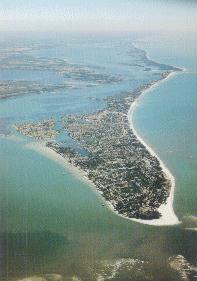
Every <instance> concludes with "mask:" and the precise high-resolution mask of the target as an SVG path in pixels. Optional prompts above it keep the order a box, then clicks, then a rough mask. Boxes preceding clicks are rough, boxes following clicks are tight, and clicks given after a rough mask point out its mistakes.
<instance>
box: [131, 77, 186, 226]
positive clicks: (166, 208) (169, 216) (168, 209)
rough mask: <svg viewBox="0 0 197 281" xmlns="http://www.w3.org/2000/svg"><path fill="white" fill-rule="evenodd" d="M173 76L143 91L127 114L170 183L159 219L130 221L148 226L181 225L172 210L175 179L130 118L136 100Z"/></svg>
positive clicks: (134, 131)
mask: <svg viewBox="0 0 197 281" xmlns="http://www.w3.org/2000/svg"><path fill="white" fill-rule="evenodd" d="M174 75H176V72H172V73H170V74H169V75H168V76H167V77H166V78H164V79H162V80H161V81H158V82H157V83H155V84H153V85H152V86H151V87H149V88H147V89H145V90H144V91H143V93H142V94H141V95H140V96H139V97H138V98H137V99H136V100H135V101H134V102H133V103H132V104H131V107H130V109H129V112H128V120H129V123H130V127H131V129H132V131H133V133H134V134H135V135H136V137H137V139H138V140H139V141H140V142H141V143H142V144H143V145H144V146H145V147H146V149H147V150H148V151H149V152H150V154H151V155H153V156H155V157H156V158H157V159H158V160H159V163H160V165H161V168H162V170H163V172H164V173H165V175H166V176H167V178H168V179H169V180H170V182H171V190H170V195H169V197H168V199H167V202H166V204H162V205H161V206H160V207H159V208H158V211H159V212H160V214H161V218H159V219H155V220H141V219H132V220H134V221H137V222H141V223H144V224H149V225H158V226H161V225H175V224H179V223H181V222H180V221H179V219H178V218H177V216H176V214H175V212H174V209H173V200H174V191H175V178H174V176H173V175H172V173H171V172H170V171H169V170H168V168H167V167H166V166H165V164H164V163H163V162H162V160H161V159H160V158H159V157H158V155H157V154H156V153H155V152H154V151H153V149H152V148H151V147H150V146H149V145H148V144H147V143H146V142H145V141H144V140H143V139H142V138H141V137H140V136H139V135H138V133H137V132H136V130H135V128H134V126H133V122H132V117H133V112H134V110H135V109H136V107H137V103H138V99H139V98H141V96H142V95H144V94H147V93H149V92H150V91H152V90H153V89H154V88H155V87H157V86H159V85H160V84H161V83H163V82H164V81H166V80H167V79H170V78H172V77H173V76H174Z"/></svg>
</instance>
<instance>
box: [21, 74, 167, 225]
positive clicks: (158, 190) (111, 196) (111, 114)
mask: <svg viewBox="0 0 197 281" xmlns="http://www.w3.org/2000/svg"><path fill="white" fill-rule="evenodd" d="M168 75H169V72H166V73H163V75H162V76H161V79H164V78H165V77H167V76H168ZM154 83H155V81H152V82H151V83H150V84H147V85H144V86H142V87H140V88H139V89H137V90H136V91H134V92H127V93H122V94H121V95H119V96H118V97H108V98H106V101H107V106H106V108H105V109H103V110H100V111H97V112H95V113H92V114H82V115H66V116H64V117H63V118H62V121H61V122H62V124H61V129H58V130H57V129H56V128H55V121H54V120H53V119H50V120H44V121H42V122H37V123H29V124H27V123H26V124H24V123H23V124H19V125H16V129H17V130H18V131H20V132H22V133H23V134H24V135H27V136H31V137H34V138H36V139H39V140H47V141H48V142H47V146H48V147H50V148H52V149H53V150H55V151H56V152H57V153H59V154H61V155H62V156H63V157H65V158H67V159H69V161H70V163H71V164H72V165H74V166H77V167H79V168H80V169H81V170H83V171H84V172H85V174H86V176H87V177H88V178H89V179H90V180H91V181H92V182H93V183H94V184H95V186H96V188H97V189H98V190H99V191H100V193H101V194H102V195H103V197H104V198H105V199H106V201H108V202H110V204H111V205H112V206H113V208H114V210H116V211H117V212H118V213H119V214H122V215H123V216H125V217H129V218H140V219H147V220H150V219H156V218H159V217H160V213H159V212H158V208H159V206H160V205H161V204H164V203H165V202H166V199H167V197H168V196H169V191H170V185H171V182H170V180H169V179H168V178H167V177H166V175H165V174H164V172H163V170H162V168H161V165H160V162H159V161H158V159H157V158H156V157H155V156H153V155H151V154H150V152H149V151H148V150H147V148H146V147H145V146H144V145H143V144H142V143H141V142H140V141H139V140H138V139H137V137H136V136H135V134H134V133H133V131H132V129H131V128H130V124H129V120H128V110H129V107H130V105H131V103H132V102H133V101H134V100H135V99H136V98H137V97H138V96H139V95H140V94H141V93H142V91H143V90H146V89H147V88H149V87H151V85H152V84H154ZM60 131H61V132H62V131H66V133H67V134H68V135H69V136H70V137H71V138H72V139H73V141H74V142H75V143H78V144H79V146H80V147H81V148H82V149H83V151H85V152H86V153H83V154H82V153H80V151H79V150H76V149H75V148H74V146H73V147H72V145H66V143H64V144H63V143H62V142H61V143H58V142H55V140H54V139H55V137H56V136H57V134H58V133H59V132H60Z"/></svg>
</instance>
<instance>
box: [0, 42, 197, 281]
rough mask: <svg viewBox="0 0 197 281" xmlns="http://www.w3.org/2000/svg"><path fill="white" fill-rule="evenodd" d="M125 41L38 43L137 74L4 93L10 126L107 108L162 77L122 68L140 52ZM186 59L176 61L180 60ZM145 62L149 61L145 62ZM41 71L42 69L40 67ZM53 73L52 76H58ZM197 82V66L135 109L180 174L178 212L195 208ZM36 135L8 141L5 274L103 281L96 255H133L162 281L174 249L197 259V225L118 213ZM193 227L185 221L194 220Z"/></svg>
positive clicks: (0, 154)
mask: <svg viewBox="0 0 197 281" xmlns="http://www.w3.org/2000/svg"><path fill="white" fill-rule="evenodd" d="M121 41H122V43H121V44H120V43H119V42H120V40H116V43H113V44H112V41H110V43H109V42H108V41H107V42H106V41H105V40H104V42H100V41H99V40H98V41H96V42H92V41H91V42H90V43H86V44H84V43H83V44H79V42H77V43H75V44H74V45H73V44H69V46H68V47H65V46H64V47H52V48H49V49H44V48H43V49H39V50H36V51H32V55H35V56H44V55H45V56H46V57H57V56H59V57H61V58H62V57H63V58H65V59H68V60H69V61H71V62H74V63H85V62H86V63H88V64H92V65H97V66H105V69H104V70H103V71H104V72H105V73H113V74H121V75H123V76H124V75H125V73H127V71H128V70H129V72H128V74H127V76H126V79H125V80H123V81H122V82H120V83H119V84H116V85H99V86H97V87H95V88H88V89H79V90H65V91H63V92H61V91H59V92H56V93H55V94H52V93H47V94H45V95H37V94H31V95H25V96H20V97H17V98H10V99H7V100H2V101H0V118H1V119H2V120H3V122H4V120H6V122H5V123H6V124H4V125H5V126H6V129H7V128H8V129H9V130H11V131H12V133H14V130H13V129H12V127H11V125H12V124H13V123H15V122H21V121H27V120H28V121H34V120H40V119H43V118H47V117H51V116H55V118H56V119H57V120H59V119H60V118H61V116H62V115H63V114H65V113H66V114H70V113H74V114H76V113H85V112H91V111H95V110H98V109H100V108H103V107H104V106H105V102H104V101H103V99H102V98H103V97H106V96H109V95H112V94H113V95H116V94H118V93H120V92H121V91H123V90H132V89H135V88H136V87H138V86H139V85H140V84H143V83H146V82H148V81H150V80H151V79H152V78H153V77H155V76H154V74H155V72H158V67H155V68H154V67H153V69H151V71H150V72H148V73H147V72H144V71H142V69H141V68H140V67H136V66H128V65H127V66H124V64H125V63H126V62H127V63H128V62H129V63H130V64H133V56H132V57H130V56H128V54H127V52H128V50H129V46H130V45H131V41H129V40H128V39H126V40H125V41H123V39H122V40H121ZM88 44H89V45H88ZM110 46H111V47H110ZM125 46H126V47H125ZM94 48H95V49H94ZM154 48H155V49H156V46H155V47H154ZM93 49H94V51H93ZM158 49H159V47H158ZM166 49H167V50H168V46H166ZM164 51H165V48H164V47H163V53H162V51H161V48H160V53H159V56H160V57H161V62H163V63H165V52H164ZM157 52H158V51H157ZM157 52H156V51H155V53H157ZM162 54H163V55H162ZM192 54H193V53H192ZM136 56H137V54H136ZM162 56H163V57H162ZM188 56H189V54H188ZM153 57H154V56H153ZM87 58H88V59H87ZM179 58H180V57H179ZM188 60H189V58H188ZM157 61H160V60H159V58H158V57H157ZM185 61H186V59H184V62H185ZM179 62H180V61H177V62H176V61H173V63H174V64H175V65H178V66H179ZM184 62H183V64H181V65H180V66H184ZM138 63H140V64H142V65H143V64H144V62H143V61H140V60H139V61H138ZM166 63H168V64H170V62H169V61H166ZM120 64H122V65H120ZM192 72H194V69H193V68H192ZM9 75H12V76H13V77H14V78H15V79H17V77H18V76H17V75H19V74H17V73H15V72H14V71H13V73H12V74H9ZM15 75H16V76H15ZM44 75H47V74H46V73H45V74H43V77H45V76H44ZM130 75H131V77H130ZM30 76H31V75H30ZM38 76H40V75H38ZM8 77H9V76H8ZM19 78H21V77H19ZM2 79H4V80H5V79H6V77H2ZM34 79H35V80H36V79H38V77H37V78H36V75H34ZM54 79H55V80H54V81H53V79H52V78H51V77H50V81H51V82H53V83H56V81H57V80H56V78H54ZM58 81H59V80H58ZM59 82H61V81H59ZM196 84H197V82H196V74H195V73H180V74H178V75H177V76H175V77H173V78H172V79H170V80H168V81H166V82H165V83H163V84H161V85H160V86H159V87H157V88H155V89H154V91H152V92H151V93H149V94H147V95H145V96H144V97H142V98H141V99H140V102H139V107H138V108H137V110H136V111H135V114H134V125H135V127H136V129H137V131H139V134H140V135H142V136H143V137H144V139H145V140H146V141H147V142H148V143H150V144H151V146H152V147H153V148H154V150H155V151H156V152H157V153H158V155H159V156H160V157H161V158H162V160H164V162H165V163H166V165H167V167H169V168H170V170H171V171H172V173H173V174H174V175H175V177H176V193H175V202H174V206H175V211H176V213H177V215H178V217H179V218H180V219H182V218H183V217H185V216H186V217H187V218H188V217H189V216H191V215H192V216H195V215H196V214H195V212H196V209H195V206H196V204H195V203H196V195H197V191H196V187H195V184H196V182H197V181H196V174H195V170H196V166H197V160H196V154H195V152H196V122H195V120H196V110H195V108H196V99H197V97H196ZM90 97H96V98H97V99H96V100H95V99H90ZM177 101H178V102H177ZM30 142H32V140H31V139H28V138H22V137H21V136H20V139H19V140H16V139H15V138H14V137H13V139H11V138H5V137H4V138H1V139H0V158H1V162H0V171H1V174H0V175H1V189H0V195H1V196H0V197H1V239H2V240H1V241H2V246H1V248H2V251H3V259H4V263H5V264H3V270H2V272H3V273H5V272H7V279H6V280H10V279H11V277H14V278H16V277H18V278H19V277H24V276H31V275H33V274H38V275H39V274H42V273H54V272H55V273H60V274H62V275H67V274H72V275H73V274H76V275H78V276H80V277H81V278H82V280H95V279H94V278H93V275H94V274H93V272H92V271H91V270H90V268H93V265H94V264H95V263H96V262H97V261H98V260H103V259H104V260H106V259H107V260H110V259H112V258H113V259H119V258H129V257H131V258H134V259H135V258H138V259H141V260H149V261H151V262H152V263H153V265H154V269H152V268H150V269H149V270H150V271H151V273H152V274H153V275H154V278H155V279H154V280H160V281H161V274H163V280H169V276H168V275H167V269H166V259H167V258H168V257H169V256H172V255H175V254H182V255H183V256H185V257H186V258H187V259H188V260H189V261H190V262H191V263H193V264H195V263H196V262H197V261H196V252H195V244H196V241H197V237H196V234H195V232H193V231H188V230H185V228H184V227H185V225H178V226H171V227H152V226H148V225H142V224H139V223H134V222H131V221H129V220H126V219H123V218H121V217H119V216H117V215H116V214H114V213H113V212H111V211H110V210H109V209H108V208H107V207H106V206H104V205H103V203H104V202H103V200H102V199H101V198H100V197H98V195H97V194H96V192H95V191H94V190H93V189H92V188H91V187H90V186H89V185H88V184H87V183H85V182H83V181H82V180H80V179H79V178H77V177H75V176H74V175H73V174H72V173H71V171H70V170H65V168H64V167H62V166H61V165H59V164H58V163H56V162H54V161H53V160H50V159H48V158H47V157H45V156H43V155H41V154H39V153H37V152H36V151H33V150H30V149H28V148H27V144H29V143H30ZM189 226H190V224H189V222H188V220H187V222H186V227H189ZM165 272H166V273H165ZM3 273H2V274H3ZM133 280H135V279H133ZM136 280H137V279H136ZM163 280H162V281H163Z"/></svg>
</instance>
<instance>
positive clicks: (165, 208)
mask: <svg viewBox="0 0 197 281" xmlns="http://www.w3.org/2000/svg"><path fill="white" fill-rule="evenodd" d="M174 75H176V72H171V73H170V74H169V75H168V76H167V77H165V78H164V79H162V80H160V81H158V82H156V83H154V84H153V85H151V86H150V87H148V88H147V89H145V90H143V91H142V93H141V94H140V95H139V97H138V98H137V99H136V100H135V101H134V102H132V104H131V106H130V109H129V111H128V122H129V124H130V128H131V130H132V131H133V133H134V134H135V136H136V137H137V139H138V140H139V141H140V142H141V143H142V144H143V145H144V146H145V147H146V149H147V150H148V151H149V153H150V154H151V155H153V156H154V157H156V158H157V159H158V161H159V163H160V166H161V168H162V170H163V172H164V174H165V175H166V177H167V178H168V179H169V180H170V182H171V189H170V194H169V196H168V198H167V200H166V203H165V204H162V205H161V206H160V207H159V208H158V211H159V213H160V214H161V217H160V218H159V219H153V220H143V219H136V218H127V217H125V216H122V215H121V214H119V213H118V212H117V211H115V210H114V208H113V206H112V204H111V203H110V202H108V201H106V200H105V199H104V198H103V197H102V196H101V197H102V199H103V200H104V201H105V203H106V205H107V207H108V208H109V209H110V210H112V211H113V212H115V213H116V214H118V215H119V216H121V217H123V218H124V219H127V220H131V221H135V222H139V223H142V224H148V225H155V226H168V225H176V224H180V223H181V222H180V221H179V219H178V218H177V216H176V214H175V212H174V209H173V200H174V191H175V178H174V176H173V175H172V173H171V172H170V171H169V170H168V168H167V167H166V166H165V164H164V163H163V162H162V160H161V159H160V158H159V157H158V155H157V154H156V153H155V152H154V151H153V149H152V148H151V147H150V146H149V145H148V144H147V143H146V142H145V141H144V140H143V139H142V138H141V137H140V136H139V135H138V133H137V132H136V130H135V128H134V126H133V120H132V117H133V112H134V110H135V109H136V107H137V103H138V99H139V98H141V96H142V95H144V94H146V93H149V92H150V91H152V90H153V88H155V87H157V86H159V85H160V83H163V82H164V81H166V80H167V79H170V78H171V77H172V76H174ZM26 147H27V148H29V149H33V150H35V151H37V152H39V153H41V154H43V155H45V156H47V157H49V158H50V159H53V160H55V161H56V162H57V163H59V164H60V165H62V166H64V167H65V168H67V169H69V170H70V171H71V172H72V173H73V174H74V175H75V176H77V177H78V178H79V179H84V180H85V181H86V182H87V183H88V184H89V185H91V186H93V187H94V191H97V194H99V193H100V192H99V191H98V190H97V189H96V188H95V186H94V184H93V183H92V182H91V181H90V180H89V179H88V177H87V176H86V174H85V173H84V172H83V171H81V170H80V169H79V168H77V167H75V166H72V165H71V164H70V163H69V161H67V160H66V159H65V158H64V157H63V156H61V155H60V154H58V153H56V152H55V151H54V150H52V149H51V148H49V147H46V146H45V143H44V142H43V143H38V142H33V143H30V144H27V145H26Z"/></svg>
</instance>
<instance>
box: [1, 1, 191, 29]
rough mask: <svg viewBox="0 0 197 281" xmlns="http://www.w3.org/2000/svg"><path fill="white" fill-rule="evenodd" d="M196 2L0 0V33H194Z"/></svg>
mask: <svg viewBox="0 0 197 281" xmlns="http://www.w3.org/2000/svg"><path fill="white" fill-rule="evenodd" d="M196 30H197V0H1V1H0V32H13V31H17V32H20V31H21V32H24V31H33V32H36V31H38V32H48V31H49V32H52V31H54V32H87V33H89V32H101V33H102V32H103V33H104V32H115V33H121V32H130V31H165V32H170V31H171V32H196Z"/></svg>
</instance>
